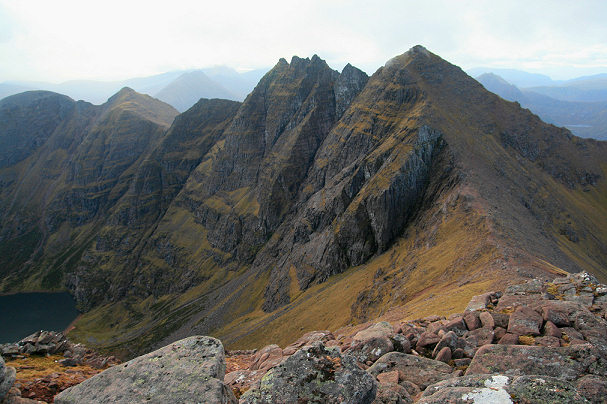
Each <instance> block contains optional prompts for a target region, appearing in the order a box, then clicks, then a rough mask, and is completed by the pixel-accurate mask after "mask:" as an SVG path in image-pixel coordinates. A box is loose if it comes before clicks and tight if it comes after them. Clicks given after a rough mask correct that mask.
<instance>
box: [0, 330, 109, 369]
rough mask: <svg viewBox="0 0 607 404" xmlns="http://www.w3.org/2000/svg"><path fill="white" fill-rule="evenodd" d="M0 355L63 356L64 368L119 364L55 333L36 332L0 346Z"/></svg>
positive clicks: (10, 356) (102, 367)
mask: <svg viewBox="0 0 607 404" xmlns="http://www.w3.org/2000/svg"><path fill="white" fill-rule="evenodd" d="M0 355H2V356H4V357H7V358H21V357H23V355H28V356H29V355H63V356H64V359H60V360H59V363H60V364H62V365H64V366H66V367H71V366H76V365H88V366H91V367H93V368H95V369H105V368H107V367H109V366H113V365H116V364H118V363H120V361H119V360H118V359H116V357H114V356H103V355H100V354H99V353H98V352H95V351H94V350H92V349H89V348H87V347H85V346H84V345H82V344H75V343H73V342H71V341H70V340H69V339H68V338H67V337H66V336H65V335H64V334H63V333H61V332H56V331H42V330H41V331H36V332H35V333H33V334H32V335H29V336H27V337H25V338H23V339H22V340H21V341H19V342H16V343H13V344H10V343H9V344H2V345H0Z"/></svg>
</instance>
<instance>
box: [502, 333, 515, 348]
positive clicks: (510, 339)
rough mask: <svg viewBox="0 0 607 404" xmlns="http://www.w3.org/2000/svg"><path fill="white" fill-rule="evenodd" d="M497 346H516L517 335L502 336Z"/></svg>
mask: <svg viewBox="0 0 607 404" xmlns="http://www.w3.org/2000/svg"><path fill="white" fill-rule="evenodd" d="M498 344H500V345H516V344H518V335H516V334H508V333H506V334H504V336H503V337H502V338H500V340H499V342H498Z"/></svg>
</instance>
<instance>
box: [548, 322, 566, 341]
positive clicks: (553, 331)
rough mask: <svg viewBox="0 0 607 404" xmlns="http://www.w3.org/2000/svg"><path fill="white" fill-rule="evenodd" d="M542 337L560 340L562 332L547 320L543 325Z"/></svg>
mask: <svg viewBox="0 0 607 404" xmlns="http://www.w3.org/2000/svg"><path fill="white" fill-rule="evenodd" d="M544 335H546V336H549V337H556V338H561V335H562V332H561V330H559V328H558V327H557V326H556V325H555V324H554V323H553V322H552V321H550V320H548V321H546V324H544Z"/></svg>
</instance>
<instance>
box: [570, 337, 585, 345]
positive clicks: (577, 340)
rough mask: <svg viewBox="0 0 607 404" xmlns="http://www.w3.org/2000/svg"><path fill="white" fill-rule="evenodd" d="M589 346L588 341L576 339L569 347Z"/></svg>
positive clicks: (571, 341)
mask: <svg viewBox="0 0 607 404" xmlns="http://www.w3.org/2000/svg"><path fill="white" fill-rule="evenodd" d="M584 344H588V341H584V340H583V339H577V338H574V339H572V340H570V341H569V345H584Z"/></svg>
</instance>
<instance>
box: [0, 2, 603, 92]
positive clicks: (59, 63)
mask: <svg viewBox="0 0 607 404" xmlns="http://www.w3.org/2000/svg"><path fill="white" fill-rule="evenodd" d="M606 17H607V2H604V1H575V2H572V1H565V0H560V1H559V0H552V1H543V0H541V1H520V0H510V1H495V0H494V1H483V0H476V1H472V0H462V1H425V2H419V1H397V0H394V1H372V2H371V1H360V0H356V1H345V0H340V1H328V0H325V1H317V0H307V1H286V0H283V1H250V0H249V1H213V2H210V1H186V0H172V1H170V2H156V1H150V0H148V1H128V0H121V1H117V0H106V1H82V0H78V1H76V0H54V1H48V0H0V82H1V81H4V80H14V79H22V80H50V81H61V80H67V79H82V78H94V79H116V78H126V77H133V76H143V75H148V74H154V73H160V72H163V71H168V70H175V69H183V68H195V67H204V66H210V65H220V64H227V65H230V66H233V67H236V68H240V69H250V68H257V67H266V66H272V65H274V64H275V63H276V61H277V60H278V59H279V58H281V57H285V58H287V59H289V58H290V57H291V56H292V55H299V56H303V57H305V56H311V55H313V54H315V53H316V54H318V55H319V56H320V57H322V58H324V59H326V60H327V62H328V63H329V64H330V65H331V66H332V67H334V68H337V69H341V67H343V65H345V64H346V63H347V62H350V63H352V64H354V65H355V66H359V67H361V68H362V69H363V70H365V71H367V72H368V73H373V72H374V71H375V69H377V68H378V67H379V66H381V65H382V64H383V63H385V61H387V60H388V59H390V58H391V57H393V56H395V55H397V54H400V53H403V52H404V51H406V50H407V49H409V48H410V47H411V46H414V45H416V44H422V45H424V46H426V47H427V48H428V49H430V50H431V51H433V52H435V53H437V54H439V55H440V56H442V57H444V58H445V59H447V60H449V61H451V62H453V63H455V64H458V65H459V66H461V67H463V68H470V67H474V66H479V65H483V66H500V67H512V68H530V69H536V70H542V69H545V70H546V71H549V72H551V73H552V74H554V75H556V76H559V75H561V76H565V75H567V74H574V72H573V70H572V69H573V68H577V69H586V70H588V69H590V70H593V71H597V72H598V71H607V60H606V59H607V56H606V55H607V52H606V47H605V45H604V44H606V43H607V24H605V23H604V21H605V20H606V19H607V18H606ZM572 72H573V73H572Z"/></svg>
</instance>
